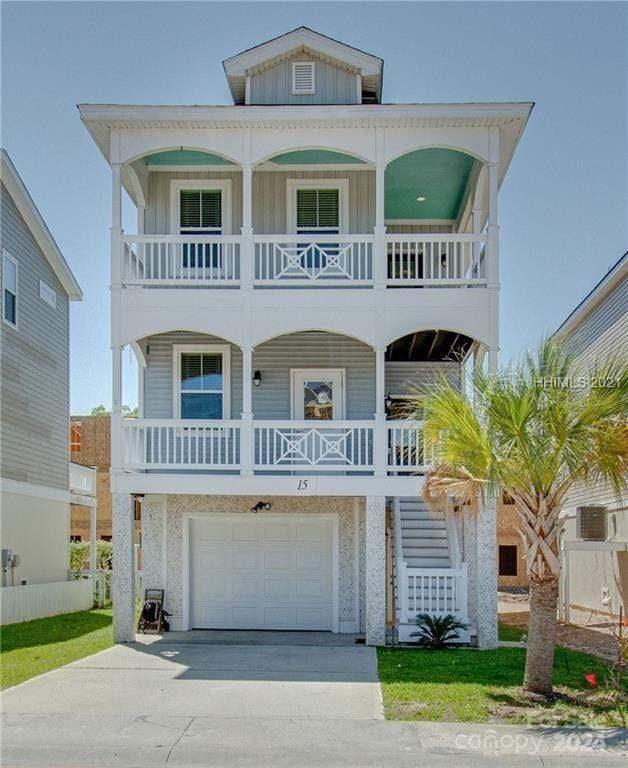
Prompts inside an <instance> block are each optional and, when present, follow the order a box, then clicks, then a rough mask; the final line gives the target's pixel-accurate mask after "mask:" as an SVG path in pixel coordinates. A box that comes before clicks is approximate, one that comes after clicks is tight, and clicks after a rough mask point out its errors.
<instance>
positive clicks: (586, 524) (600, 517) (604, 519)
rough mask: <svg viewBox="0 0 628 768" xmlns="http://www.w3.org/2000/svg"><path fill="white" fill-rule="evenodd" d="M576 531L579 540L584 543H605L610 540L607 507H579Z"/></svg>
mask: <svg viewBox="0 0 628 768" xmlns="http://www.w3.org/2000/svg"><path fill="white" fill-rule="evenodd" d="M576 531H577V536H578V538H579V539H583V540H584V541H605V540H606V539H607V538H608V516H607V513H606V507H594V506H591V507H578V508H577V509H576Z"/></svg>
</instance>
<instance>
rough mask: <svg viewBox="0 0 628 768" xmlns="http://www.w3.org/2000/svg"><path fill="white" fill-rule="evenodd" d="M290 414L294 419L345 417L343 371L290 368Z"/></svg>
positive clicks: (316, 419) (317, 419) (308, 419)
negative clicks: (291, 369)
mask: <svg viewBox="0 0 628 768" xmlns="http://www.w3.org/2000/svg"><path fill="white" fill-rule="evenodd" d="M292 418H293V419H295V420H296V421H338V420H342V419H343V418H344V371H342V370H340V369H327V368H320V369H308V370H302V369H301V370H294V371H292Z"/></svg>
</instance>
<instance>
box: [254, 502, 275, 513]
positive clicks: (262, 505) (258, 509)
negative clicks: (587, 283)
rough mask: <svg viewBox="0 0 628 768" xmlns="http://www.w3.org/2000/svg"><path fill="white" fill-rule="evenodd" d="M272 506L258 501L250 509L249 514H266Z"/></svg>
mask: <svg viewBox="0 0 628 768" xmlns="http://www.w3.org/2000/svg"><path fill="white" fill-rule="evenodd" d="M272 506H273V505H272V504H270V503H269V502H268V501H258V502H257V504H256V505H255V506H254V507H251V512H262V511H264V512H268V510H269V509H270V508H271V507H272Z"/></svg>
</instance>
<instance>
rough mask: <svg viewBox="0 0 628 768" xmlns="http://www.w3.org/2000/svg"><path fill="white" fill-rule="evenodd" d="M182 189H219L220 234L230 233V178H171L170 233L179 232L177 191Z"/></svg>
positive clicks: (178, 197)
mask: <svg viewBox="0 0 628 768" xmlns="http://www.w3.org/2000/svg"><path fill="white" fill-rule="evenodd" d="M223 167H224V166H223ZM184 189H211V190H218V191H220V192H221V195H220V206H221V218H222V234H223V235H230V234H231V179H172V181H171V182H170V234H172V235H178V234H179V230H180V226H179V225H180V221H181V219H180V201H181V196H180V194H179V193H180V192H181V191H182V190H184Z"/></svg>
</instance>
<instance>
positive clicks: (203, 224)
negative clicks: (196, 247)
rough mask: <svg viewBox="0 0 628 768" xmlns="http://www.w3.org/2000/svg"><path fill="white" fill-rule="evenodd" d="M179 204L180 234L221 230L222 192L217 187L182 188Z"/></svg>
mask: <svg viewBox="0 0 628 768" xmlns="http://www.w3.org/2000/svg"><path fill="white" fill-rule="evenodd" d="M179 206H180V207H179V211H180V220H179V225H180V231H181V234H184V235H185V234H206V235H213V234H220V233H221V232H222V193H221V191H220V190H219V189H182V190H181V191H180V198H179Z"/></svg>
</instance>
